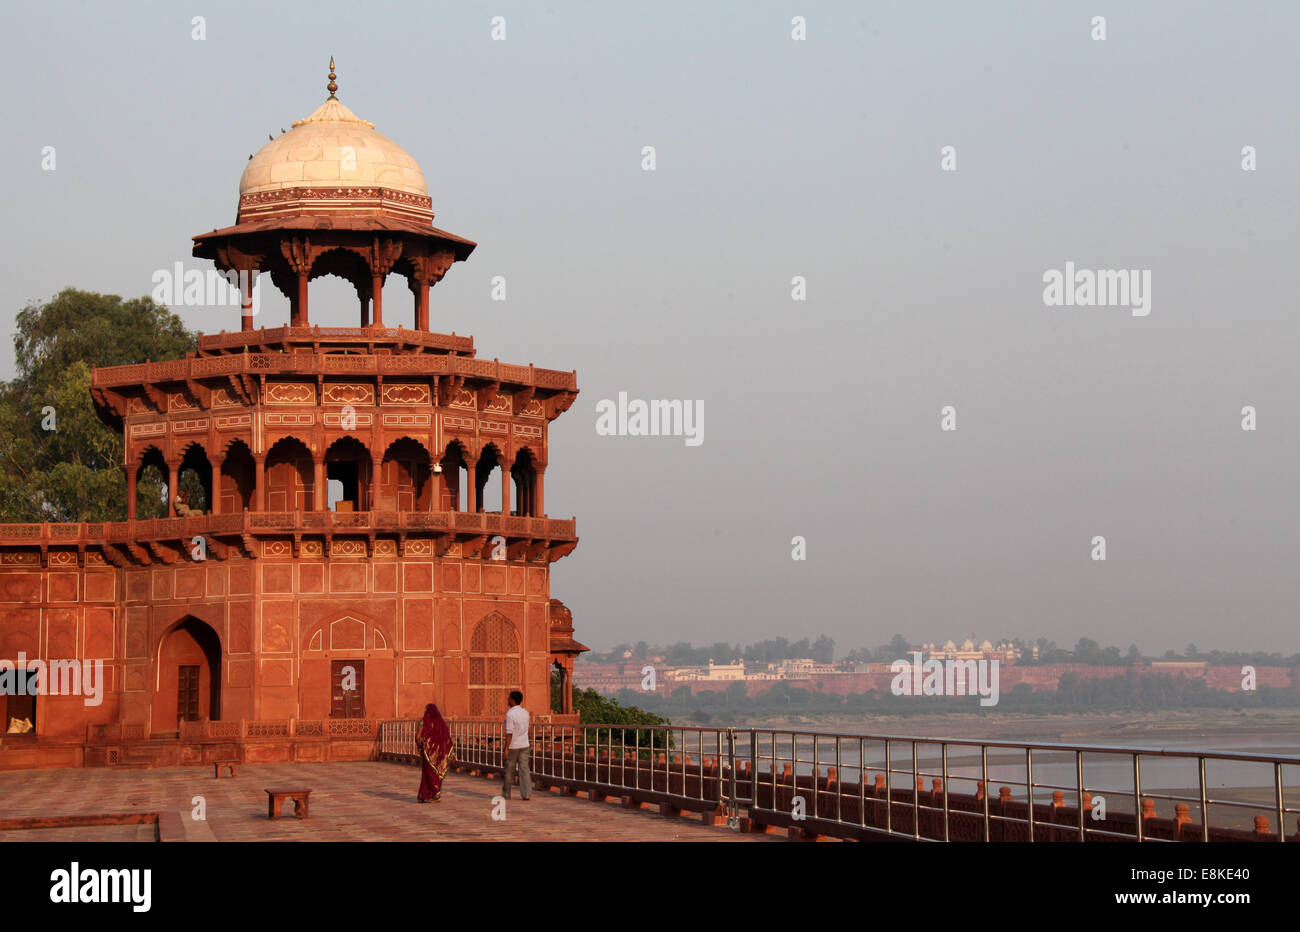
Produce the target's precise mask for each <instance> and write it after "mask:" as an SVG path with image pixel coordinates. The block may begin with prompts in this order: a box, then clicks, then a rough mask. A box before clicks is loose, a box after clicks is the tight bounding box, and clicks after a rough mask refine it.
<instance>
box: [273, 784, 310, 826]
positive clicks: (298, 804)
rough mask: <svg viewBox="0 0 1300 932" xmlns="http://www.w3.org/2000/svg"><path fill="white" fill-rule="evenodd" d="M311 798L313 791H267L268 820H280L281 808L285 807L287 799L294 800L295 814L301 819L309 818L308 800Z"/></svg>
mask: <svg viewBox="0 0 1300 932" xmlns="http://www.w3.org/2000/svg"><path fill="white" fill-rule="evenodd" d="M310 796H311V790H267V791H266V817H267V818H268V819H278V818H280V808H281V807H282V806H283V805H284V801H285V800H286V799H292V800H293V814H294V815H295V816H297V817H298V818H300V819H305V818H307V800H308V798H309V797H310Z"/></svg>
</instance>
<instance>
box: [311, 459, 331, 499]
mask: <svg viewBox="0 0 1300 932" xmlns="http://www.w3.org/2000/svg"><path fill="white" fill-rule="evenodd" d="M325 488H326V480H325V460H324V459H317V460H316V473H315V475H314V476H313V477H312V484H311V499H312V501H311V507H312V510H313V511H324V510H325V509H326V508H328V507H329V499H328V498H327V497H326V495H325Z"/></svg>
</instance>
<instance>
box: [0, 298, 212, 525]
mask: <svg viewBox="0 0 1300 932" xmlns="http://www.w3.org/2000/svg"><path fill="white" fill-rule="evenodd" d="M16 323H17V333H16V334H15V336H14V354H15V361H16V364H17V375H16V376H15V378H14V379H13V380H11V381H9V382H4V383H0V520H5V521H120V520H123V519H125V518H126V513H127V509H126V479H125V476H124V474H123V471H122V456H123V453H122V437H121V434H119V433H118V432H117V431H115V430H112V429H110V428H109V427H107V426H106V425H105V424H104V423H103V422H102V421H100V419H99V417H98V415H97V414H96V413H95V408H94V405H93V404H92V402H91V397H90V383H91V370H92V368H93V367H95V366H119V365H129V364H132V363H140V362H144V361H145V360H149V359H152V360H162V359H176V358H179V357H182V356H184V355H185V354H186V353H188V352H190V351H192V350H193V349H194V348H195V346H197V343H198V337H197V334H195V333H193V332H191V331H189V330H187V329H186V328H185V326H184V324H183V323H182V322H181V319H180V318H179V317H177V316H176V315H175V314H173V313H171V312H170V311H168V310H167V308H165V307H162V306H160V305H158V304H155V303H154V302H153V300H152V299H151V298H147V297H144V298H132V299H130V300H127V301H123V300H122V298H120V297H118V296H117V295H102V294H95V293H93V292H88V291H79V290H77V289H75V288H65V289H64V290H63V291H61V292H59V293H58V294H57V295H55V296H54V297H53V298H51V299H50V300H49V301H46V302H45V303H44V304H41V303H35V302H34V303H31V304H28V305H27V306H26V307H24V308H23V309H22V310H21V311H19V312H18V316H17V319H16ZM138 494H139V495H140V497H141V498H142V499H144V500H146V501H148V500H150V497H151V496H152V497H153V498H156V499H161V497H162V487H161V483H160V482H159V481H158V480H154V482H152V483H151V482H149V481H148V479H147V478H146V481H145V482H144V483H143V485H142V487H141V488H140V489H139V490H138ZM141 516H142V517H147V516H148V515H141Z"/></svg>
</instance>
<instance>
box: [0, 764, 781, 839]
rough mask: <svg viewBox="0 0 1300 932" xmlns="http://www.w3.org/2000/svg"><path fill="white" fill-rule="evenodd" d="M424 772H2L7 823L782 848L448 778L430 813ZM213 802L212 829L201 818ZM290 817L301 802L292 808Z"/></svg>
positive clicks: (124, 835) (614, 804)
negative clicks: (271, 800) (132, 820)
mask: <svg viewBox="0 0 1300 932" xmlns="http://www.w3.org/2000/svg"><path fill="white" fill-rule="evenodd" d="M419 783H420V771H419V769H418V768H416V767H411V766H406V765H403V764H391V763H378V762H375V763H369V762H355V763H351V762H349V763H324V764H249V765H245V766H241V767H240V768H239V776H238V777H236V778H234V779H231V778H229V777H223V778H222V779H220V780H217V779H215V778H214V777H213V776H212V768H211V767H173V768H167V769H161V770H113V769H99V768H89V769H78V770H25V771H9V772H4V773H0V818H20V817H27V816H60V815H77V814H105V813H119V812H162V811H171V812H180V813H182V819H181V822H182V824H183V826H184V831H185V834H186V838H187V840H190V841H339V840H346V841H776V840H779V839H778V837H777V836H763V835H741V834H739V833H737V832H733V831H731V830H729V829H727V828H725V827H713V826H706V825H703V824H702V823H701V822H700V820H699V816H697V815H691V814H685V815H683V816H682V817H680V818H674V819H666V818H663V817H662V816H660V815H659V813H658V811H657V810H655V811H651V810H648V809H644V810H640V811H634V810H625V809H622V808H620V807H619V805H618V801H617V799H615V800H612V801H609V802H604V803H594V802H591V801H589V800H587V799H584V798H580V797H566V796H562V795H560V794H559V793H557V792H549V793H543V792H535V793H534V794H533V798H532V799H531V800H529V801H527V802H525V801H523V800H521V799H519V797H518V795H517V793H516V794H515V795H513V796H512V798H511V799H510V800H509V801H508V802H507V803H506V818H505V820H504V821H496V820H494V819H493V818H492V809H493V802H492V800H493V797H494V796H497V795H499V794H500V792H501V784H500V783H499V782H498V781H497V780H487V779H484V778H482V777H471V776H467V775H463V774H458V773H451V774H448V775H447V779H446V781H445V782H444V783H443V787H442V801H441V802H439V803H429V804H426V805H420V804H418V803H416V801H415V793H416V790H417V788H418V787H419ZM267 787H274V788H279V787H285V788H291V789H292V788H298V787H306V788H310V789H311V791H312V794H311V818H310V819H308V820H305V821H303V820H299V819H296V818H293V817H292V815H286V816H285V817H284V818H282V819H280V820H279V821H275V822H272V821H270V820H269V819H267V817H266V793H265V792H264V791H265V789H266V788H267ZM196 796H202V797H203V801H204V803H205V805H206V807H207V820H206V822H195V821H194V820H193V819H192V818H191V812H192V810H193V807H194V806H195V804H196V802H195V800H194V797H196ZM285 808H286V810H287V811H288V812H292V811H293V807H292V805H291V804H290V805H286V807H285ZM152 833H153V826H152V825H147V826H143V825H123V826H88V827H80V828H78V827H69V828H56V829H22V830H12V831H0V841H110V840H111V841H135V840H144V838H145V836H146V835H147V836H149V837H152Z"/></svg>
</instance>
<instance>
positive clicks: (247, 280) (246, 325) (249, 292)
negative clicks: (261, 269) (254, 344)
mask: <svg viewBox="0 0 1300 932" xmlns="http://www.w3.org/2000/svg"><path fill="white" fill-rule="evenodd" d="M256 281H257V269H243V270H240V273H239V291H240V312H239V313H240V317H239V329H240V330H242V331H244V332H248V331H249V330H252V329H253V284H254V283H255V282H256Z"/></svg>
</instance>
